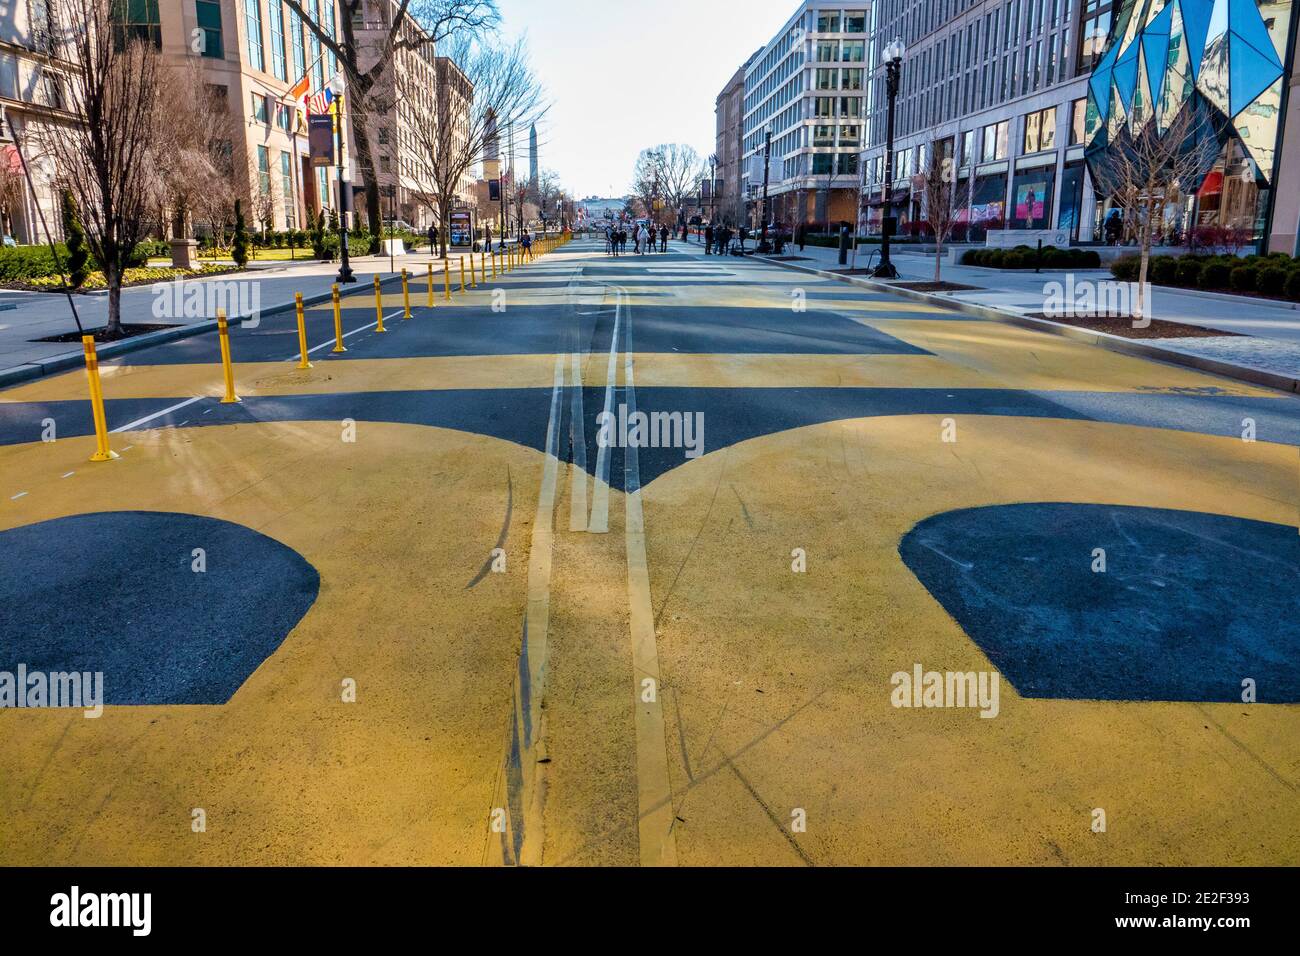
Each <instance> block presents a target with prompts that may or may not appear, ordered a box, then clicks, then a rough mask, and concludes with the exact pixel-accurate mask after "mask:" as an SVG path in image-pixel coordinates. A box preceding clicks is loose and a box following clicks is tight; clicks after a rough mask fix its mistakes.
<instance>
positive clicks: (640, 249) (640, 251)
mask: <svg viewBox="0 0 1300 956" xmlns="http://www.w3.org/2000/svg"><path fill="white" fill-rule="evenodd" d="M649 242H650V232H649V230H647V229H646V227H645V223H642V224H641V228H640V229H638V230H637V233H636V251H637V255H641V256H643V255H645V254H646V253H647V252H649V251H650V247H649Z"/></svg>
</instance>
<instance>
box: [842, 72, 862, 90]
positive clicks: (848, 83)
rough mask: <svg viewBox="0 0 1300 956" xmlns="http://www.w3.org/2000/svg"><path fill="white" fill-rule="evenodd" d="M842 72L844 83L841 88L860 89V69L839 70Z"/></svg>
mask: <svg viewBox="0 0 1300 956" xmlns="http://www.w3.org/2000/svg"><path fill="white" fill-rule="evenodd" d="M840 72H842V73H843V74H844V84H843V86H842V87H841V89H845V90H860V89H862V71H861V70H841V71H840Z"/></svg>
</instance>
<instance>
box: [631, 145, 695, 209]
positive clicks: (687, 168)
mask: <svg viewBox="0 0 1300 956" xmlns="http://www.w3.org/2000/svg"><path fill="white" fill-rule="evenodd" d="M704 168H705V167H704V160H703V159H701V158H700V154H699V153H697V152H696V151H695V148H694V147H692V146H687V145H683V144H681V143H664V144H662V145H659V146H653V147H651V148H649V149H643V150H641V155H640V156H638V157H637V161H636V171H635V173H634V174H633V188H634V190H635V192H636V194H637V196H638V197H639V198H640V199H641V201H642V202H644V203H645V204H646V208H647V209H651V210H653V209H654V203H655V200H661V201H662V202H663V204H664V207H666V208H670V209H673V210H675V211H680V210H681V208H682V206H683V205H684V204H685V202H686V197H687V196H688V195H690V193H691V191H692V190H693V189H694V188H695V184H696V183H698V182H699V180H700V177H701V176H702V175H704ZM655 218H657V217H655Z"/></svg>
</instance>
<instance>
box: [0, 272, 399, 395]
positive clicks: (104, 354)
mask: <svg viewBox="0 0 1300 956" xmlns="http://www.w3.org/2000/svg"><path fill="white" fill-rule="evenodd" d="M401 281H402V277H401V275H400V274H398V275H395V276H392V277H391V278H388V279H381V280H380V282H379V285H380V287H381V288H382V287H383V286H385V285H387V284H388V283H390V282H401ZM333 298H334V292H333V290H331V291H329V292H321V293H318V294H316V295H305V296H303V297H302V304H303V305H304V306H311V305H320V304H322V303H324V302H330V301H332V300H333ZM296 307H297V303H296V302H286V303H285V304H284V305H277V306H272V307H271V308H269V309H266V310H264V311H263V312H262V313H261V316H262V317H263V318H269V317H270V316H273V315H281V314H283V313H285V312H292V311H293V310H294V309H295V308H296ZM244 318H245V317H244V316H231V317H230V322H231V324H232V325H233V324H234V323H236V322H242V321H243V320H244ZM216 328H217V320H216V319H208V320H206V321H203V322H195V323H194V324H193V325H181V326H177V327H176V328H174V329H161V330H159V331H157V332H149V333H147V334H145V335H137V336H135V337H134V338H130V339H123V340H122V341H120V342H109V343H108V344H107V345H101V346H98V347H97V348H96V350H95V352H96V355H97V356H98V357H99V358H100V359H101V360H103V359H107V358H113V357H115V356H118V355H126V354H128V353H130V352H139V351H141V350H143V349H148V348H152V347H153V346H155V345H162V344H163V343H165V342H175V341H177V340H178V339H188V338H190V337H192V336H195V335H202V334H204V333H205V332H213V331H215V330H216ZM85 361H86V356H85V353H84V352H81V351H77V352H63V353H61V354H59V355H51V356H50V357H49V358H47V359H41V360H39V361H36V362H29V363H27V364H25V365H15V366H13V367H12V368H6V369H0V388H5V387H7V386H10V385H18V384H20V383H22V382H30V381H31V380H32V379H37V378H41V377H43V376H46V375H55V374H57V373H59V372H66V371H67V370H68V369H71V368H77V367H79V366H81V365H83V364H85Z"/></svg>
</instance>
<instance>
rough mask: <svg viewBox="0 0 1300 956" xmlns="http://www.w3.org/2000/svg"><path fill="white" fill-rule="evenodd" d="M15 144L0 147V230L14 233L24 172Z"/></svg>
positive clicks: (6, 233)
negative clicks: (15, 216) (19, 164)
mask: <svg viewBox="0 0 1300 956" xmlns="http://www.w3.org/2000/svg"><path fill="white" fill-rule="evenodd" d="M17 161H18V157H17V156H16V155H15V153H14V147H13V146H6V147H4V148H3V149H0V232H2V233H3V234H4V235H6V236H11V235H13V231H14V210H15V209H16V208H17V207H18V206H20V205H21V204H22V201H23V173H22V169H21V167H19V166H18V165H17Z"/></svg>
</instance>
